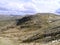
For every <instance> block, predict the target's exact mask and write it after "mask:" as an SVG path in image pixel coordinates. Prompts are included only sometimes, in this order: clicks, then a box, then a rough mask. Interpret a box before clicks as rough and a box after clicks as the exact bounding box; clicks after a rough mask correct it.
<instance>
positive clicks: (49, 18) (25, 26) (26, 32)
mask: <svg viewBox="0 0 60 45" xmlns="http://www.w3.org/2000/svg"><path fill="white" fill-rule="evenodd" d="M14 21H15V23H12V24H11V25H10V24H9V25H10V26H7V27H6V28H4V29H0V30H1V32H0V33H1V34H0V36H1V37H7V38H9V39H12V40H13V41H14V42H15V41H16V42H19V43H21V42H23V43H28V42H29V43H31V42H39V43H41V42H43V43H48V42H50V41H53V40H58V39H60V16H59V15H55V14H50V13H42V14H35V15H29V16H24V17H22V18H20V19H19V18H18V19H16V20H14Z"/></svg>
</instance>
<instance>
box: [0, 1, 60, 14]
mask: <svg viewBox="0 0 60 45" xmlns="http://www.w3.org/2000/svg"><path fill="white" fill-rule="evenodd" d="M59 12H60V0H0V14H14V15H24V14H35V13H59Z"/></svg>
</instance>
